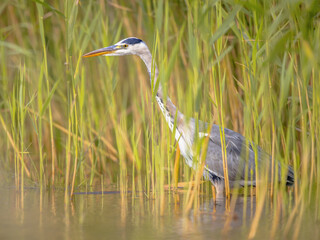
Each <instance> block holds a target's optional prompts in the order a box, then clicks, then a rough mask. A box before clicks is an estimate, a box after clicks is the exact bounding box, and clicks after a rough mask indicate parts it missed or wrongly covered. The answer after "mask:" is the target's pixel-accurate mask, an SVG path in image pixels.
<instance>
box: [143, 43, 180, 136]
mask: <svg viewBox="0 0 320 240" xmlns="http://www.w3.org/2000/svg"><path fill="white" fill-rule="evenodd" d="M139 56H140V58H141V59H142V60H143V62H144V63H145V65H146V67H147V69H148V73H149V77H150V83H151V86H152V84H153V88H155V86H156V82H157V79H158V75H159V71H158V67H157V65H156V64H155V63H154V60H152V55H151V53H150V51H149V49H148V51H146V52H145V53H144V54H141V55H139ZM157 97H158V98H159V99H157V102H158V104H159V107H160V109H161V111H162V113H163V115H164V116H165V118H166V121H167V122H168V124H169V127H170V121H171V122H172V121H174V118H175V115H176V114H177V121H178V123H179V122H180V121H181V120H182V118H183V115H182V114H181V113H180V112H179V111H178V110H177V107H176V106H175V105H174V104H173V103H172V102H171V99H170V98H169V97H168V96H167V98H166V101H164V96H163V92H162V85H161V83H160V82H159V85H158V90H157ZM168 114H169V116H168ZM170 129H171V127H170ZM171 130H172V129H171Z"/></svg>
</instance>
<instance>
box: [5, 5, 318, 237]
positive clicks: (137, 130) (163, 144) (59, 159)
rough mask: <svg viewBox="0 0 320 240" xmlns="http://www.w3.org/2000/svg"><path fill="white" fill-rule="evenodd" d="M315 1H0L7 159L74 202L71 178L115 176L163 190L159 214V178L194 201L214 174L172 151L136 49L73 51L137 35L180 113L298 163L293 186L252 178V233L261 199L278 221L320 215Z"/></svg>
mask: <svg viewBox="0 0 320 240" xmlns="http://www.w3.org/2000/svg"><path fill="white" fill-rule="evenodd" d="M319 10H320V6H319V3H318V1H316V0H314V1H302V0H301V1H289V0H283V1H256V0H250V1H132V2H130V3H127V2H125V1H118V2H116V1H108V2H107V1H52V2H47V1H45V2H43V1H42V0H34V1H22V0H21V1H19V0H16V1H2V2H1V3H0V13H1V17H0V18H1V21H0V27H1V39H0V59H1V72H0V79H1V82H0V111H1V116H0V120H1V128H2V129H3V130H1V131H0V137H1V139H2V142H1V143H0V150H1V151H0V154H1V155H0V159H1V166H3V169H4V171H7V172H12V173H14V176H15V178H14V179H15V185H16V187H17V188H20V189H21V190H22V191H23V186H25V185H26V184H34V185H39V187H40V188H41V189H45V188H49V187H59V186H62V187H64V189H65V192H66V195H65V196H66V201H68V199H69V193H70V191H71V194H72V193H73V192H74V191H75V189H77V188H81V187H87V186H96V185H99V184H101V185H103V186H105V187H108V186H111V185H114V186H117V187H118V188H119V189H120V190H121V191H123V193H125V192H126V190H127V189H132V190H134V191H139V192H145V193H146V196H147V197H149V198H155V199H159V201H157V204H158V205H157V206H158V208H156V209H158V210H157V211H158V213H159V214H161V212H162V211H163V208H164V207H165V202H164V194H167V192H165V191H164V189H165V186H166V185H169V186H174V185H175V186H177V185H178V182H189V181H191V180H195V182H196V183H197V184H198V185H196V186H197V187H192V186H191V185H189V194H187V195H186V196H187V197H186V199H185V200H184V201H185V203H187V206H188V207H187V208H188V209H190V206H193V207H194V209H196V207H197V205H198V203H199V202H198V200H197V196H199V194H198V193H200V192H205V193H207V194H211V187H210V184H209V183H201V184H200V181H199V176H200V175H199V171H198V172H197V171H196V170H192V169H189V168H188V167H187V166H186V165H185V164H184V162H183V160H182V159H180V161H179V156H176V149H177V143H176V142H175V140H174V134H172V133H171V132H170V130H169V128H168V127H167V126H166V123H165V121H164V119H163V118H162V116H161V114H160V112H159V109H158V106H157V103H156V101H155V99H154V91H153V89H152V88H151V87H150V83H149V78H148V75H147V73H146V70H145V67H144V65H143V63H142V61H140V59H138V58H137V57H122V58H121V59H119V58H112V57H110V58H104V57H100V58H93V59H86V60H85V61H84V60H82V59H81V55H82V54H83V53H85V52H88V51H91V50H94V49H97V48H100V47H103V46H108V45H111V44H113V43H114V42H117V41H118V40H120V39H122V38H125V37H128V36H136V37H139V38H142V39H143V40H144V41H145V42H146V43H147V44H148V45H149V47H150V50H151V51H152V52H153V54H154V57H155V62H156V63H157V65H158V67H159V70H160V76H159V81H161V83H162V85H163V86H164V90H165V94H168V95H169V96H170V97H171V98H172V101H173V102H174V103H176V105H177V106H178V108H179V110H180V111H181V112H183V113H184V114H185V115H186V116H187V117H195V118H197V119H201V120H203V121H207V122H209V123H216V124H219V125H221V126H223V127H228V128H230V129H233V130H235V131H237V132H239V133H242V134H243V135H244V136H246V138H247V139H248V141H253V142H255V143H257V144H259V145H260V146H261V147H262V148H263V149H264V150H266V151H267V152H269V153H270V154H271V155H272V159H273V164H277V162H280V163H283V164H290V165H292V166H293V168H294V171H295V175H296V179H297V181H295V185H294V188H293V190H291V194H288V193H287V191H286V187H285V184H280V185H279V184H277V183H276V182H277V179H275V180H274V182H273V183H272V184H271V189H269V188H266V187H265V186H258V187H257V193H256V194H257V204H258V207H257V211H256V215H255V217H254V219H253V225H252V229H251V232H250V234H249V236H250V237H254V236H255V232H256V230H257V229H258V223H259V219H260V217H261V213H262V211H263V209H268V210H269V211H270V212H271V213H273V215H274V216H275V224H274V225H273V230H272V234H275V233H277V227H278V225H277V223H279V214H278V213H279V211H282V212H283V213H284V214H287V215H289V221H288V222H287V223H286V224H285V229H286V232H285V233H289V230H290V229H295V232H294V234H293V236H298V235H299V231H300V230H299V229H300V228H299V226H300V223H301V221H302V219H303V217H302V216H303V215H304V211H305V210H308V211H312V212H313V217H314V218H315V219H317V220H319V218H320V209H319V206H318V205H317V204H316V203H319V201H320V186H319V184H318V183H319V182H320V161H319V156H320V150H319V149H320V144H319V141H318V140H319V139H318V136H319V133H320V124H319V118H320V107H319V106H320V97H319V96H320V76H319V60H320V56H319V54H320V48H319V44H320V43H319V38H320V31H319V29H320V28H319V25H320V16H319ZM222 136H223V134H222ZM223 148H224V147H223ZM198 159H199V162H200V163H201V156H199V158H198ZM223 160H224V164H225V161H227V159H225V158H224V159H223ZM199 166H202V165H201V164H200V165H199ZM200 169H201V168H200ZM226 171H227V169H226ZM25 173H26V174H25ZM250 174H251V173H250V172H247V176H248V178H250ZM283 175H284V174H283ZM101 181H103V182H101ZM199 184H200V185H199ZM186 187H187V186H186ZM169 189H170V188H169ZM192 191H196V192H192ZM232 191H233V190H232V189H230V190H229V189H228V188H227V195H229V193H232ZM244 192H245V193H246V194H248V193H250V192H252V189H249V188H248V187H246V188H245V189H244ZM169 193H170V194H171V191H169ZM195 193H196V194H195ZM190 194H191V195H190ZM192 194H195V195H192ZM237 195H238V192H233V194H232V196H237ZM292 198H294V205H292V202H291V200H290V199H292ZM267 203H271V204H267ZM272 206H273V207H272ZM230 207H231V208H232V204H231V205H230ZM308 211H306V212H308Z"/></svg>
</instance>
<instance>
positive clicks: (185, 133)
mask: <svg viewBox="0 0 320 240" xmlns="http://www.w3.org/2000/svg"><path fill="white" fill-rule="evenodd" d="M98 55H103V56H123V55H137V56H139V57H140V58H141V59H142V60H143V62H144V63H145V65H146V67H147V69H148V73H149V76H150V82H151V83H154V84H155V83H156V82H157V79H158V68H157V66H156V65H155V64H154V62H153V59H152V55H151V53H150V51H149V49H148V47H147V45H146V44H145V43H144V42H143V41H142V40H141V39H138V38H134V37H131V38H126V39H123V40H121V41H120V42H118V43H116V44H115V45H112V46H110V47H106V48H101V49H98V50H95V51H92V52H90V53H87V54H85V55H84V56H83V57H91V56H98ZM153 70H154V74H151V73H152V71H153ZM152 76H154V79H152ZM154 86H155V85H154ZM158 86H159V87H158V90H157V94H156V100H157V102H158V104H159V107H160V109H161V111H162V113H163V115H164V117H165V119H166V121H167V123H168V125H169V128H170V129H171V131H173V127H174V124H173V123H174V121H175V116H177V118H176V121H177V122H176V123H177V124H176V131H175V132H176V135H175V138H176V140H177V141H178V143H179V147H180V151H181V154H182V155H183V157H184V158H185V160H186V163H187V164H188V165H189V166H190V167H196V166H195V162H194V159H193V158H194V153H193V150H192V148H193V145H194V144H195V141H196V139H197V138H199V137H200V138H201V137H206V136H207V137H209V142H208V148H207V153H206V162H205V170H204V173H203V175H204V177H205V178H206V179H209V180H210V181H211V182H212V184H213V185H214V186H215V187H216V190H217V192H218V194H219V195H222V192H223V189H224V177H225V176H224V168H223V156H222V155H223V152H222V147H221V145H222V142H221V139H222V138H221V134H220V132H221V131H222V129H221V127H219V126H218V125H215V124H214V125H212V126H211V130H210V134H209V135H208V134H206V132H207V131H208V127H209V125H208V123H205V122H202V121H199V122H198V123H196V122H195V120H194V119H192V118H191V119H186V118H185V116H184V115H183V114H182V113H181V112H179V111H178V110H177V108H176V106H175V105H174V104H173V103H172V102H171V100H170V98H169V97H167V98H166V99H164V97H163V93H162V86H161V83H160V84H159V85H158ZM196 129H199V132H196ZM223 131H224V140H225V145H224V146H225V150H224V151H225V152H226V156H227V158H226V162H227V170H228V178H229V184H230V185H231V187H232V186H235V185H238V186H244V185H245V184H248V185H255V184H256V183H257V181H260V180H261V179H257V178H256V176H257V173H256V169H258V173H259V175H260V174H262V173H265V172H266V174H267V177H268V179H271V178H273V177H274V176H271V175H272V174H273V175H274V174H275V173H276V172H278V179H279V181H280V180H281V179H282V178H281V172H282V171H281V170H282V168H285V169H286V170H287V171H286V172H287V176H286V183H287V184H288V185H291V184H293V182H294V173H293V170H292V168H291V167H290V166H281V165H280V164H278V163H277V164H274V166H273V167H272V166H271V165H272V164H271V163H272V161H271V157H270V155H269V154H267V153H266V152H264V151H263V150H262V149H261V148H260V147H259V146H256V145H255V144H253V143H250V142H248V141H246V139H245V138H244V137H243V136H242V135H241V134H239V133H237V132H234V131H232V130H230V129H227V128H224V130H223ZM256 162H257V163H258V166H257V167H256ZM246 175H247V177H246Z"/></svg>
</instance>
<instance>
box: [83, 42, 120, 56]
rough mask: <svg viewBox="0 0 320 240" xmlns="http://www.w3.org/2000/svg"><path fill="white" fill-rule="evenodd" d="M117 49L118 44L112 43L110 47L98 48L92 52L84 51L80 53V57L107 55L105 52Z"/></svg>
mask: <svg viewBox="0 0 320 240" xmlns="http://www.w3.org/2000/svg"><path fill="white" fill-rule="evenodd" d="M118 49H119V46H117V45H112V46H110V47H105V48H100V49H97V50H94V51H92V52H89V53H86V54H84V55H82V57H95V56H101V55H107V54H111V53H114V52H115V51H117V50H118Z"/></svg>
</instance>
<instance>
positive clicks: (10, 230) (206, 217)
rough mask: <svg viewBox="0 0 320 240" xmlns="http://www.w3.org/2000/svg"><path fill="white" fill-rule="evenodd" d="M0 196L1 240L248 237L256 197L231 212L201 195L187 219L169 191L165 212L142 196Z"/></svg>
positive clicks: (266, 223) (34, 192)
mask: <svg viewBox="0 0 320 240" xmlns="http://www.w3.org/2000/svg"><path fill="white" fill-rule="evenodd" d="M0 194H1V198H0V210H1V213H2V214H1V217H0V239H45V238H49V239H50V238H55V239H57V238H59V239H93V238H94V239H106V238H107V239H129V238H130V239H153V238H160V239H162V238H165V239H177V238H178V239H186V238H192V239H207V238H210V239H212V238H223V239H233V238H234V239H238V238H239V237H241V238H247V236H248V231H249V228H250V223H251V221H252V218H253V214H254V211H255V207H256V206H255V205H256V202H255V199H254V198H247V199H245V198H241V197H240V198H238V199H237V201H236V202H235V204H234V206H233V208H234V211H232V210H230V208H228V207H227V205H226V203H225V201H218V202H217V203H214V201H213V200H212V198H210V197H208V196H200V198H199V199H198V205H199V208H198V209H197V211H196V212H195V211H194V210H191V211H190V212H189V213H188V214H187V215H185V212H184V193H179V194H169V193H168V194H167V195H166V197H165V199H164V201H165V204H164V210H163V213H161V211H160V200H157V199H148V198H146V196H145V195H144V194H140V196H139V194H138V195H137V196H133V195H132V194H131V193H129V194H127V195H125V196H121V194H120V193H117V192H113V193H109V194H102V193H100V194H88V195H84V194H77V195H75V196H74V199H73V200H72V201H70V202H69V204H65V203H64V192H63V191H57V190H56V191H48V192H44V193H43V195H42V196H41V194H40V191H39V190H38V189H25V190H24V197H23V198H22V197H21V193H20V192H18V191H16V190H15V189H1V190H0ZM22 201H23V203H22ZM41 202H42V203H41ZM233 208H232V206H231V209H233ZM263 218H264V220H262V222H261V224H260V225H261V226H263V227H262V230H260V232H259V233H258V236H260V237H261V236H265V237H263V238H267V237H266V236H268V235H264V233H265V232H268V231H270V226H271V224H272V221H270V218H269V216H268V215H266V214H264V217H263ZM264 231H265V232H264Z"/></svg>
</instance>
